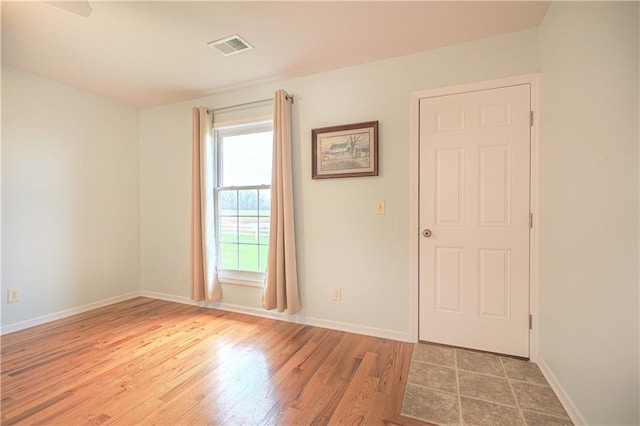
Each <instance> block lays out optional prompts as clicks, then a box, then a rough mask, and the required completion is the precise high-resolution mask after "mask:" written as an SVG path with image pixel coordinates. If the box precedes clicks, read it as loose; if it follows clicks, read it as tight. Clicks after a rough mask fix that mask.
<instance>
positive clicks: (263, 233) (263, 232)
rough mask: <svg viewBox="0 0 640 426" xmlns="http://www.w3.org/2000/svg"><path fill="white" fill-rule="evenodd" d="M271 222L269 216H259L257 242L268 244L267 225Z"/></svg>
mask: <svg viewBox="0 0 640 426" xmlns="http://www.w3.org/2000/svg"><path fill="white" fill-rule="evenodd" d="M270 224H271V218H270V217H261V218H260V224H259V234H260V238H259V243H260V244H264V245H268V244H269V226H270Z"/></svg>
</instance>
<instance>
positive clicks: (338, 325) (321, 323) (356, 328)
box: [142, 291, 412, 342]
mask: <svg viewBox="0 0 640 426" xmlns="http://www.w3.org/2000/svg"><path fill="white" fill-rule="evenodd" d="M142 296H144V297H151V298H154V299H161V300H166V301H169V302H177V303H184V304H187V305H193V306H202V307H207V308H213V309H220V310H223V311H230V312H237V313H240V314H247V315H253V316H256V317H262V318H270V319H275V320H279V321H287V322H294V323H298V324H304V325H311V326H314V327H320V328H328V329H331V330H338V331H346V332H348V333H355V334H364V335H365V336H373V337H379V338H382V339H390V340H398V341H401V342H412V340H411V336H410V335H409V333H401V332H398V331H394V330H385V329H381V328H375V327H366V326H362V325H357V324H350V323H343V322H338V321H330V320H325V319H321V318H311V317H303V316H301V315H288V314H284V313H283V314H281V313H279V312H272V311H266V310H264V309H262V308H254V307H249V306H242V305H233V304H230V303H224V302H219V303H213V304H209V305H207V304H205V303H203V302H194V301H193V300H191V299H190V298H188V297H182V296H175V295H172V294H164V293H156V292H153V291H143V292H142Z"/></svg>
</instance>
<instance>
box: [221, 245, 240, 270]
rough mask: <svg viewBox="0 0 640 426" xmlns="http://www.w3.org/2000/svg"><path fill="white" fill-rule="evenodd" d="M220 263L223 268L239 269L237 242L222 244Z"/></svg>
mask: <svg viewBox="0 0 640 426" xmlns="http://www.w3.org/2000/svg"><path fill="white" fill-rule="evenodd" d="M220 263H221V268H222V269H238V265H239V264H238V245H237V244H228V243H222V244H220Z"/></svg>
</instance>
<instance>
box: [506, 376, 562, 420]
mask: <svg viewBox="0 0 640 426" xmlns="http://www.w3.org/2000/svg"><path fill="white" fill-rule="evenodd" d="M511 386H512V387H513V391H514V393H515V394H516V399H517V400H518V404H519V405H520V408H522V409H523V410H531V411H536V412H538V413H544V414H550V415H552V416H556V417H565V418H568V417H569V416H567V413H566V411H564V408H563V407H562V404H561V403H560V401H559V400H558V398H557V397H556V395H555V394H554V393H553V390H551V388H550V387H549V386H542V385H532V384H529V383H522V382H511Z"/></svg>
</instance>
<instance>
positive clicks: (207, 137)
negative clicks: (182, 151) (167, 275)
mask: <svg viewBox="0 0 640 426" xmlns="http://www.w3.org/2000/svg"><path fill="white" fill-rule="evenodd" d="M212 127H213V117H212V116H211V115H209V113H208V112H207V109H206V108H205V107H194V108H193V151H192V171H191V182H192V185H191V299H193V300H195V301H200V300H205V301H206V302H217V301H219V300H220V299H222V288H221V286H220V282H219V281H218V271H217V267H216V236H215V218H214V212H215V197H214V192H213V191H214V180H213V179H214V173H213V167H214V164H215V163H214V155H213V153H214V152H213V145H212V136H213V129H212Z"/></svg>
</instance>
